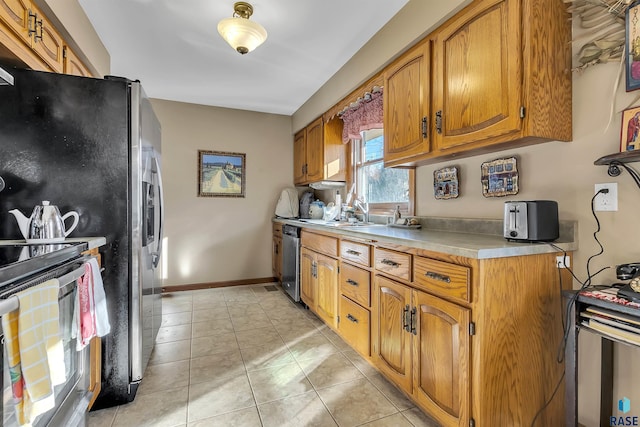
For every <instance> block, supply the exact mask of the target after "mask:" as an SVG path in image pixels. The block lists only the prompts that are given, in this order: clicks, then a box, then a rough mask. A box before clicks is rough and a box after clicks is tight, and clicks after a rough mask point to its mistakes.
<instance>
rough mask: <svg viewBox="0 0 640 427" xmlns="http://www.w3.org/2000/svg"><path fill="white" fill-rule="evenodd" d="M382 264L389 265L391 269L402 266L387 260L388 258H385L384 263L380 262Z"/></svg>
mask: <svg viewBox="0 0 640 427" xmlns="http://www.w3.org/2000/svg"><path fill="white" fill-rule="evenodd" d="M380 263H382V264H386V265H389V266H391V267H399V266H400V263H397V262H395V261H393V260H390V259H386V258H384V259H383V260H382V261H380Z"/></svg>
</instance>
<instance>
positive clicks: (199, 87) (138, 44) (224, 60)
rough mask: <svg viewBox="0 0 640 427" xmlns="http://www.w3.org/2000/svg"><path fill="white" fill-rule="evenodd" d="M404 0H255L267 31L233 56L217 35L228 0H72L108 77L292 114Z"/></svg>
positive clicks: (174, 96)
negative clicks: (103, 55)
mask: <svg viewBox="0 0 640 427" xmlns="http://www.w3.org/2000/svg"><path fill="white" fill-rule="evenodd" d="M408 1H409V0H314V1H312V0H254V1H251V0H250V1H249V2H250V3H251V4H252V5H253V9H254V12H253V16H252V17H251V19H252V20H254V21H256V22H259V23H260V24H262V25H263V26H264V27H265V29H266V30H267V32H268V33H269V36H268V38H267V41H266V42H265V43H264V44H263V45H261V46H259V47H258V48H257V49H256V50H254V51H253V52H250V53H248V54H246V55H240V54H239V53H237V52H236V51H235V50H233V49H232V48H231V47H230V46H229V45H228V44H227V43H226V42H225V41H224V40H223V39H222V38H221V37H220V35H219V34H218V30H217V25H218V21H220V20H221V19H223V18H227V17H230V16H232V14H233V4H234V0H222V1H221V0H207V1H205V0H183V1H177V0H108V1H105V0H79V3H80V4H81V6H82V7H83V8H84V10H85V12H86V14H87V16H88V17H89V20H90V21H91V23H92V24H93V25H94V27H95V29H96V31H97V33H98V35H99V37H100V39H101V40H102V42H103V43H104V45H105V47H106V49H107V50H108V51H109V54H110V55H111V74H113V75H118V76H123V77H127V78H130V79H138V80H140V81H141V82H142V85H143V87H144V88H145V91H146V92H147V95H148V96H150V97H151V98H159V99H167V100H173V101H182V102H189V103H195V104H203V105H213V106H219V107H227V108H237V109H242V110H251V111H259V112H268V113H276V114H285V115H291V114H293V113H294V112H295V111H296V110H297V109H298V108H299V107H300V106H301V105H302V104H303V103H304V102H305V101H307V100H308V99H309V98H310V97H311V96H312V95H313V94H314V93H315V92H316V91H317V90H318V89H319V88H320V87H321V86H322V85H323V84H324V83H325V82H326V81H327V80H329V79H330V78H331V76H333V74H335V72H336V71H338V70H339V69H340V68H341V67H342V66H343V65H344V64H345V63H346V62H347V61H348V60H349V59H350V58H351V57H352V56H353V55H354V54H355V53H356V52H357V51H358V50H359V49H360V48H361V47H362V46H363V45H364V44H365V43H366V42H367V41H368V40H369V39H370V38H371V37H372V36H373V35H374V34H375V33H376V32H378V30H379V29H380V28H382V27H383V26H384V25H385V24H386V23H387V22H388V21H389V20H390V19H391V18H392V17H393V16H394V15H395V14H396V13H397V12H398V11H399V10H400V9H401V8H402V7H403V6H404V5H405V4H406V3H407V2H408Z"/></svg>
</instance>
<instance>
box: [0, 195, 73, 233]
mask: <svg viewBox="0 0 640 427" xmlns="http://www.w3.org/2000/svg"><path fill="white" fill-rule="evenodd" d="M9 213H10V214H12V215H13V216H15V217H16V221H18V226H19V227H20V232H21V233H22V236H23V237H24V238H25V240H26V241H27V243H31V242H36V243H37V242H46V243H57V242H62V241H64V239H65V237H67V236H68V235H69V234H70V233H71V232H72V231H73V230H74V229H75V228H76V226H77V225H78V220H79V219H80V218H79V216H78V213H77V212H74V211H70V212H67V213H66V214H64V215H60V211H59V210H58V207H57V206H54V205H51V204H49V201H47V200H45V201H43V202H42V205H41V206H36V207H35V208H33V212H32V213H31V216H30V217H29V218H27V217H26V216H24V215H23V214H22V212H20V211H19V210H17V209H12V210H10V211H9ZM69 217H73V224H71V227H69V228H68V229H65V221H66V219H67V218H69Z"/></svg>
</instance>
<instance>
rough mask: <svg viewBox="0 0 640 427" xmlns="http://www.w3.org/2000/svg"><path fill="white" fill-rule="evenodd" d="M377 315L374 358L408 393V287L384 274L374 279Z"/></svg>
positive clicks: (409, 337) (409, 341)
mask: <svg viewBox="0 0 640 427" xmlns="http://www.w3.org/2000/svg"><path fill="white" fill-rule="evenodd" d="M374 301H375V302H374V304H375V305H374V308H373V310H372V311H373V313H375V314H374V315H375V316H376V322H375V326H376V327H375V332H374V333H375V336H374V342H373V359H374V361H375V363H376V366H377V367H378V369H380V371H382V372H383V373H384V374H385V375H387V377H388V378H389V379H390V380H392V381H393V382H394V383H396V384H397V385H398V386H399V387H400V388H402V389H403V390H404V391H405V392H407V393H408V394H411V388H412V372H411V341H412V339H411V337H412V336H411V334H410V333H408V332H407V325H408V323H407V321H408V320H409V315H410V311H409V310H410V307H411V288H410V287H408V286H406V285H403V284H401V283H398V282H395V281H393V280H390V279H387V278H386V277H382V276H376V277H375V279H374Z"/></svg>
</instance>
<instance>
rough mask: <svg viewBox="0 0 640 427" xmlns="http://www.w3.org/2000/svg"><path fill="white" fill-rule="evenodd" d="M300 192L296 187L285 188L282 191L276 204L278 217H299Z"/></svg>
mask: <svg viewBox="0 0 640 427" xmlns="http://www.w3.org/2000/svg"><path fill="white" fill-rule="evenodd" d="M298 209H299V208H298V192H297V191H296V189H295V188H285V189H284V190H282V193H280V198H279V199H278V203H277V204H276V217H278V218H297V217H298Z"/></svg>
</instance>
